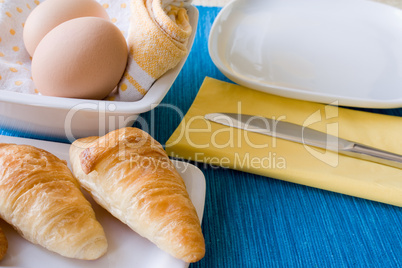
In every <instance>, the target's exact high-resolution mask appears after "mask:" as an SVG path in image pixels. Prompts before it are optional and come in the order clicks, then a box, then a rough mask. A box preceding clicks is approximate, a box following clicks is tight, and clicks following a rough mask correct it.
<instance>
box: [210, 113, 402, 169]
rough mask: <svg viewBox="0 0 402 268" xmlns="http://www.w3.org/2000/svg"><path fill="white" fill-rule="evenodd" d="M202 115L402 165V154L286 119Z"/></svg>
mask: <svg viewBox="0 0 402 268" xmlns="http://www.w3.org/2000/svg"><path fill="white" fill-rule="evenodd" d="M205 119H206V120H209V121H212V122H215V123H219V124H222V125H225V126H229V127H234V128H239V129H243V130H247V131H251V132H256V133H260V134H264V135H268V136H272V137H277V138H281V139H285V140H289V141H293V142H297V143H301V144H305V145H310V146H313V147H318V148H322V149H326V150H330V151H334V152H338V153H340V154H343V155H347V156H351V157H354V158H359V159H363V160H366V161H371V162H375V163H379V164H383V165H387V166H391V167H396V168H399V169H402V155H398V154H394V153H391V152H387V151H383V150H380V149H376V148H373V147H370V146H367V145H364V144H359V143H356V142H353V141H349V140H345V139H342V138H338V137H336V136H333V135H330V134H327V133H324V132H320V131H317V130H314V129H311V128H308V127H305V126H301V125H297V124H293V123H290V122H285V121H281V120H275V119H269V118H265V117H261V116H255V115H246V114H236V113H210V114H206V115H205Z"/></svg>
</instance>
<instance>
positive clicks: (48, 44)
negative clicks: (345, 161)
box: [32, 17, 128, 99]
mask: <svg viewBox="0 0 402 268" xmlns="http://www.w3.org/2000/svg"><path fill="white" fill-rule="evenodd" d="M127 54H128V50H127V43H126V40H125V39H124V36H123V35H122V33H121V31H120V30H119V28H117V27H116V26H115V25H114V24H113V23H111V22H109V21H107V20H105V19H101V18H95V17H83V18H77V19H73V20H69V21H66V22H64V23H62V24H60V25H59V26H57V27H56V28H54V29H53V30H51V31H50V32H49V33H48V34H47V35H46V36H45V37H44V38H43V39H42V41H41V42H40V43H39V45H38V47H37V48H36V51H35V55H34V57H33V59H32V79H33V81H34V83H35V86H36V88H37V89H38V91H39V92H40V93H41V94H42V95H47V96H57V97H68V98H85V99H103V98H104V97H106V96H107V95H108V94H109V93H110V92H111V91H112V90H113V89H114V88H115V86H116V85H117V83H118V82H119V80H120V78H121V77H122V75H123V72H124V70H125V67H126V63H127Z"/></svg>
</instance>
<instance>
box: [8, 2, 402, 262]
mask: <svg viewBox="0 0 402 268" xmlns="http://www.w3.org/2000/svg"><path fill="white" fill-rule="evenodd" d="M198 9H199V11H200V18H199V27H198V30H197V33H196V39H195V43H194V46H193V49H192V51H191V53H190V55H189V58H188V60H187V62H186V64H185V66H184V68H183V70H182V71H181V73H180V75H179V76H178V78H177V80H176V82H175V83H174V84H173V86H172V88H171V90H170V91H169V93H168V94H167V95H166V97H165V98H164V100H163V102H162V103H164V104H168V105H165V106H164V107H162V106H161V107H160V108H158V107H157V108H156V109H155V110H154V111H153V114H152V116H154V117H155V118H154V119H153V122H155V124H154V131H153V135H154V138H155V139H157V140H158V141H160V142H161V143H162V144H164V143H165V142H166V141H167V140H168V138H169V136H170V135H171V134H172V133H173V131H174V129H175V128H176V127H177V126H178V125H179V123H180V117H179V116H178V115H177V112H176V111H174V110H172V109H167V108H166V107H171V105H173V106H175V107H178V108H179V109H180V110H181V111H182V112H183V113H185V112H186V111H187V110H188V109H189V107H190V105H191V104H192V102H193V100H194V98H195V96H196V94H197V92H198V90H199V88H200V86H201V84H202V82H203V80H204V78H205V77H206V76H209V77H213V78H216V79H219V80H223V81H227V82H230V81H229V80H228V79H227V78H226V77H225V76H224V75H223V74H222V73H221V72H219V70H218V69H217V68H216V67H215V66H214V65H213V63H212V61H211V59H210V57H209V54H208V49H207V45H208V44H207V40H208V35H209V31H210V29H211V25H212V23H213V21H214V19H215V17H216V15H217V14H218V13H219V11H220V9H221V8H220V7H210V6H209V7H205V6H198ZM367 111H369V112H375V113H383V114H391V115H394V116H402V108H401V109H388V110H385V109H384V110H381V109H367ZM141 116H142V117H143V118H144V119H145V120H146V121H148V122H149V121H150V120H151V113H146V114H143V115H141ZM134 126H136V124H134ZM0 134H3V135H12V136H20V137H27V138H33V137H34V136H32V135H31V134H30V133H25V132H23V133H21V132H18V133H17V132H13V131H12V130H11V131H10V130H8V131H6V130H0ZM34 138H41V139H47V140H51V139H49V138H47V137H34ZM58 141H60V140H58ZM194 164H196V163H194ZM196 165H197V166H198V167H199V168H200V169H201V170H202V171H203V173H204V175H205V178H206V183H207V192H206V200H205V211H204V217H203V221H202V229H203V232H204V235H205V240H206V248H207V251H206V255H205V257H204V258H203V259H202V260H201V261H199V262H198V263H195V264H191V265H190V267H192V268H194V267H211V268H215V267H282V266H287V267H295V266H296V267H312V266H316V267H350V266H356V267H368V266H370V267H397V266H401V265H402V242H401V241H402V231H401V226H402V209H401V208H399V207H395V206H390V205H385V204H382V203H378V202H373V201H368V200H364V199H360V198H355V197H351V196H346V195H342V194H337V193H332V192H328V191H324V190H319V189H315V188H311V187H307V186H302V185H298V184H292V183H288V182H284V181H279V180H275V179H272V178H266V177H261V176H257V175H253V174H248V173H244V172H239V171H234V170H230V169H224V168H219V167H213V166H209V165H203V164H200V163H197V164H196Z"/></svg>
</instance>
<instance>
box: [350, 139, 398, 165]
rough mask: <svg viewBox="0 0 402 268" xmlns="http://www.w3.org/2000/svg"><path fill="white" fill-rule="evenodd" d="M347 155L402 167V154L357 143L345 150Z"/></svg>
mask: <svg viewBox="0 0 402 268" xmlns="http://www.w3.org/2000/svg"><path fill="white" fill-rule="evenodd" d="M343 153H344V154H346V155H350V156H357V157H359V158H362V159H364V160H368V161H372V162H376V163H380V164H384V165H387V166H391V167H396V168H400V169H402V155H398V154H394V153H390V152H386V151H383V150H380V149H376V148H373V147H370V146H366V145H362V144H357V143H355V144H354V146H353V147H352V148H350V149H348V150H346V151H344V152H343Z"/></svg>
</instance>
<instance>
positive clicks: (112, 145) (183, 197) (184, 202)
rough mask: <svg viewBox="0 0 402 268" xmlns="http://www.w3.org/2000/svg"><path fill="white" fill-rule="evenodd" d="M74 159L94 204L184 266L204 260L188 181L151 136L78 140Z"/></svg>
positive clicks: (130, 132) (128, 131) (137, 133)
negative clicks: (188, 190)
mask: <svg viewBox="0 0 402 268" xmlns="http://www.w3.org/2000/svg"><path fill="white" fill-rule="evenodd" d="M70 160H71V163H72V169H73V173H74V175H75V176H76V177H77V179H78V180H79V181H80V183H81V185H82V186H83V187H84V188H85V189H87V190H88V191H89V192H90V193H91V195H92V196H93V198H94V199H95V201H96V202H98V203H99V204H100V205H101V206H102V207H104V208H105V209H106V210H108V211H109V212H110V213H111V214H112V215H114V216H115V217H116V218H118V219H119V220H120V221H122V222H123V223H125V224H127V225H128V226H129V227H130V228H131V229H133V230H134V231H135V232H137V233H138V234H139V235H141V236H143V237H146V238H147V239H149V240H150V241H152V242H153V243H155V244H156V245H157V246H158V247H159V248H161V249H162V250H164V251H166V252H168V253H170V254H171V255H172V256H174V257H176V258H179V259H182V260H184V261H186V262H196V261H198V260H200V259H201V258H202V257H203V256H204V254H205V243H204V237H203V235H202V232H201V226H200V221H199V218H198V216H197V212H196V210H195V208H194V205H193V204H192V202H191V200H190V198H189V195H188V193H187V190H186V186H185V184H184V181H183V179H182V178H181V177H180V175H179V173H178V172H177V171H176V169H175V167H174V166H173V164H172V163H171V162H170V160H169V158H168V156H167V155H166V152H165V151H164V150H163V148H162V146H161V145H160V144H159V143H158V142H157V141H155V140H154V139H153V138H152V137H151V136H150V135H149V134H148V133H146V132H144V131H142V130H140V129H137V128H123V129H120V130H116V131H113V132H110V133H108V134H106V135H105V136H103V137H88V138H83V139H79V140H76V141H75V142H74V143H73V144H72V146H71V149H70Z"/></svg>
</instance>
